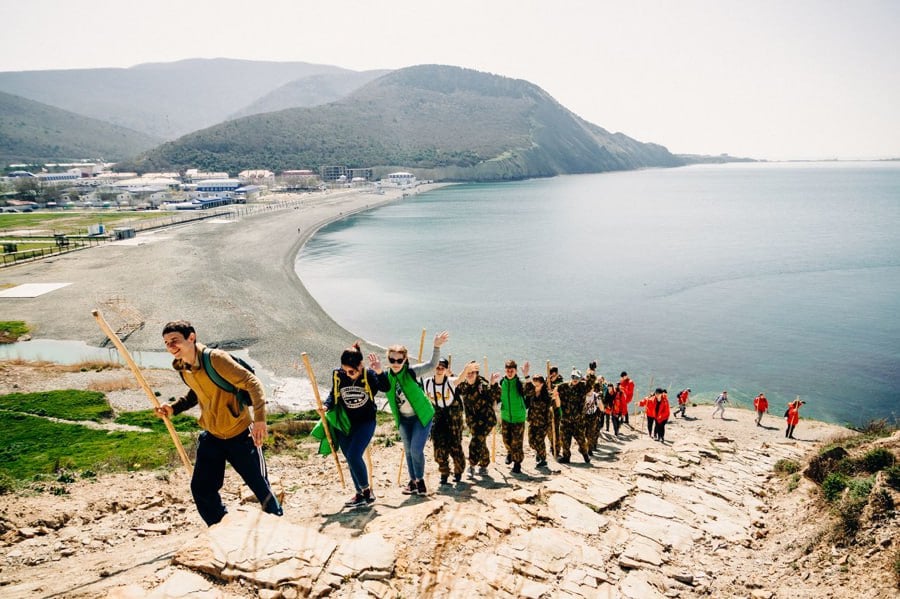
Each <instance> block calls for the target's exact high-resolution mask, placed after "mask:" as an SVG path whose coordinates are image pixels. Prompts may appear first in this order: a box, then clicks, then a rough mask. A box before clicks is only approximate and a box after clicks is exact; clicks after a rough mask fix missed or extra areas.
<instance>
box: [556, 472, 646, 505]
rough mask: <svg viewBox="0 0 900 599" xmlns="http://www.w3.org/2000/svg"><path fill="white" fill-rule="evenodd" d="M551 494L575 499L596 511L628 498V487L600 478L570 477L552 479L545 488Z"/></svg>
mask: <svg viewBox="0 0 900 599" xmlns="http://www.w3.org/2000/svg"><path fill="white" fill-rule="evenodd" d="M545 488H546V489H547V490H548V491H550V492H552V493H562V494H564V495H568V496H569V497H571V498H572V499H576V500H578V501H580V502H581V503H583V504H584V505H586V506H588V507H590V508H591V509H593V510H596V511H603V510H605V509H606V508H608V507H610V506H613V505H616V504H618V503H619V502H620V501H622V500H623V499H625V498H626V497H628V493H629V492H630V490H631V489H630V487H627V486H625V485H624V484H622V483H621V482H619V481H617V480H614V479H611V478H605V477H602V476H590V477H585V478H584V479H583V480H581V479H580V477H579V478H576V475H574V474H573V475H571V476H570V477H559V478H554V479H553V480H551V481H550V482H548V483H547V484H546V487H545Z"/></svg>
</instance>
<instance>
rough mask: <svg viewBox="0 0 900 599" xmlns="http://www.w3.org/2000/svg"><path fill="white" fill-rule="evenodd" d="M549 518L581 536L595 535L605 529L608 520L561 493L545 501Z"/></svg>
mask: <svg viewBox="0 0 900 599" xmlns="http://www.w3.org/2000/svg"><path fill="white" fill-rule="evenodd" d="M547 505H548V507H549V512H550V517H551V518H552V519H553V521H554V522H556V523H557V524H559V525H560V526H562V527H563V528H565V529H567V530H571V531H573V532H578V533H581V534H587V535H591V534H597V533H599V532H600V531H601V530H602V529H603V528H604V527H606V525H607V523H608V522H609V519H608V518H606V517H605V516H601V515H600V514H598V513H597V512H595V511H594V510H592V509H590V508H589V507H587V506H585V505H584V504H582V503H581V502H579V501H577V500H575V499H572V498H571V497H569V496H568V495H563V494H562V493H553V494H552V495H550V498H549V499H548V500H547Z"/></svg>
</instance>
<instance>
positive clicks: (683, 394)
mask: <svg viewBox="0 0 900 599" xmlns="http://www.w3.org/2000/svg"><path fill="white" fill-rule="evenodd" d="M690 396H691V390H690V389H682V390H681V391H679V392H678V409H677V410H675V416H678V412H681V417H682V418H684V416H685V414H684V412H685V410H687V404H688V399H689V398H690ZM673 418H674V416H673Z"/></svg>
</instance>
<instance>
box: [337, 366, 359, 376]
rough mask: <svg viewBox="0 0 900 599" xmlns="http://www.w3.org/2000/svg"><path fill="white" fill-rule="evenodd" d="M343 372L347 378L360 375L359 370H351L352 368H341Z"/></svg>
mask: <svg viewBox="0 0 900 599" xmlns="http://www.w3.org/2000/svg"><path fill="white" fill-rule="evenodd" d="M341 370H343V371H344V373H345V374H347V376H356V375H358V374H359V368H351V367H350V366H347V367H344V366H341Z"/></svg>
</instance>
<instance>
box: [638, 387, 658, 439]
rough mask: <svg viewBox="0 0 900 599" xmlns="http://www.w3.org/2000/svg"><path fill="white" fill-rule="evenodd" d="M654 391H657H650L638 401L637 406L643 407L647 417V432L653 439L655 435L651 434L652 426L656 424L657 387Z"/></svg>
mask: <svg viewBox="0 0 900 599" xmlns="http://www.w3.org/2000/svg"><path fill="white" fill-rule="evenodd" d="M656 391H657V393H651V394H650V395H648V396H647V397H645V398H644V399H642V400H641V401H639V402H638V406H639V407H641V408H644V415H645V416H646V417H647V434H648V435H650V437H651V438H653V439H656V435H654V434H653V426H654V425H655V424H656V400H657V394H658V392H659V389H657V390H656Z"/></svg>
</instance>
